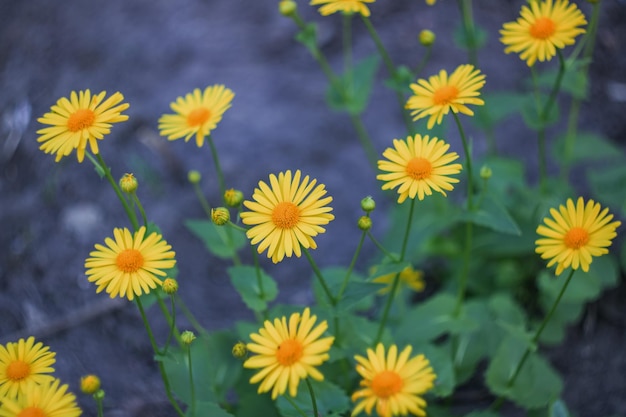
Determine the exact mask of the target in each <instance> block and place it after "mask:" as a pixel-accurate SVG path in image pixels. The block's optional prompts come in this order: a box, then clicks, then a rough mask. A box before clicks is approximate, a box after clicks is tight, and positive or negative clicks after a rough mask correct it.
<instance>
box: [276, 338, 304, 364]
mask: <svg viewBox="0 0 626 417" xmlns="http://www.w3.org/2000/svg"><path fill="white" fill-rule="evenodd" d="M302 350H303V348H302V343H300V342H298V341H297V340H293V339H289V340H285V341H284V342H283V343H281V344H280V345H278V349H277V350H276V359H277V360H278V363H280V364H281V365H283V366H290V365H293V364H294V363H296V362H298V361H299V360H300V358H301V357H302Z"/></svg>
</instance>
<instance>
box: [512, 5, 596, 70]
mask: <svg viewBox="0 0 626 417" xmlns="http://www.w3.org/2000/svg"><path fill="white" fill-rule="evenodd" d="M585 24H587V21H586V20H585V16H584V15H583V14H582V12H581V11H580V10H579V9H578V7H577V6H576V5H575V4H574V3H569V1H568V0H556V1H555V2H553V1H552V0H546V1H541V2H540V1H533V2H530V4H529V5H524V6H522V10H521V12H520V17H519V18H518V19H517V20H516V21H515V22H508V23H505V24H504V25H503V27H502V29H501V30H500V34H501V35H502V37H501V38H500V42H502V43H503V44H504V45H506V48H505V49H504V52H506V53H507V54H508V53H509V52H515V53H519V54H520V58H521V59H523V60H524V61H526V64H528V66H529V67H531V66H533V65H534V64H535V62H536V61H537V60H539V61H542V62H543V61H549V60H550V59H552V57H553V56H554V55H556V48H559V49H563V48H565V46H567V45H572V44H574V38H575V37H576V36H578V35H580V34H582V33H585V29H583V28H581V27H580V26H583V25H585Z"/></svg>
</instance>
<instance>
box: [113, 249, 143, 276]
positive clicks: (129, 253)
mask: <svg viewBox="0 0 626 417" xmlns="http://www.w3.org/2000/svg"><path fill="white" fill-rule="evenodd" d="M115 264H116V265H117V267H118V268H119V269H120V271H124V272H137V271H138V270H139V268H141V267H142V266H143V255H142V254H141V252H139V251H138V250H137V249H125V250H123V251H121V252H120V253H119V254H118V255H117V258H115Z"/></svg>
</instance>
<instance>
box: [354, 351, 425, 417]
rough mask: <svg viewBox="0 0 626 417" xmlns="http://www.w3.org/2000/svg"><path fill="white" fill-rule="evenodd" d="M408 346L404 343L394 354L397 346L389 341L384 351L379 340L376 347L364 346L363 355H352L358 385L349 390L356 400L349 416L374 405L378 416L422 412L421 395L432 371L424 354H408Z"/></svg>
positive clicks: (422, 413)
mask: <svg viewBox="0 0 626 417" xmlns="http://www.w3.org/2000/svg"><path fill="white" fill-rule="evenodd" d="M412 350H413V348H412V347H411V346H406V347H405V348H404V350H402V352H401V353H400V355H398V347H397V346H396V345H391V346H390V347H389V350H388V351H387V353H385V347H384V346H383V344H382V343H379V344H378V345H377V346H376V350H373V349H367V358H366V357H363V356H360V355H356V356H355V357H354V358H355V359H356V361H357V366H356V370H357V372H358V373H359V375H361V378H362V380H361V382H360V384H359V385H360V386H361V388H360V389H359V390H357V391H356V392H354V393H353V394H352V401H354V402H357V404H356V406H355V407H354V410H353V411H352V415H353V416H356V415H358V414H359V413H361V412H362V411H365V412H366V413H367V414H368V415H371V414H372V410H373V409H374V408H376V412H377V413H378V415H379V416H380V417H392V416H398V415H401V416H405V415H407V414H412V415H416V416H425V415H426V412H425V411H424V409H425V408H426V401H425V400H424V399H423V398H422V395H423V394H425V393H426V392H428V391H429V390H430V389H432V388H433V386H434V381H435V378H436V375H435V373H434V372H433V369H432V367H431V366H430V362H429V361H428V359H426V357H425V356H424V355H417V356H415V357H412V358H411V357H410V356H411V352H412Z"/></svg>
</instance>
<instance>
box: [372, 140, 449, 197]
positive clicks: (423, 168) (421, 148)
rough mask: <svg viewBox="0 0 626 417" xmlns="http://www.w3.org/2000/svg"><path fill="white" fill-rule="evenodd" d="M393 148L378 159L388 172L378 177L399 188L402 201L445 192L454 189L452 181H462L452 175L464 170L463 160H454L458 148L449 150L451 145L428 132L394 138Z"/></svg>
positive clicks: (385, 185)
mask: <svg viewBox="0 0 626 417" xmlns="http://www.w3.org/2000/svg"><path fill="white" fill-rule="evenodd" d="M393 146H394V147H393V148H387V149H386V150H385V151H384V152H383V156H384V157H385V158H387V160H380V161H378V169H380V170H381V171H386V172H387V173H383V174H379V175H377V176H376V179H379V180H381V181H384V182H385V184H383V186H382V189H383V190H389V189H393V188H395V187H398V186H399V187H400V188H398V194H400V196H399V197H398V203H400V204H401V203H403V202H404V200H406V199H407V198H409V197H410V198H411V199H414V198H415V196H417V198H418V199H420V200H423V199H424V196H425V195H431V194H432V190H435V191H437V192H439V193H441V194H443V195H446V191H450V190H452V189H453V188H454V187H453V186H452V184H454V183H457V182H459V180H458V179H456V178H452V177H450V175H456V174H458V173H459V172H461V164H452V163H451V162H452V161H455V160H456V159H458V157H459V155H458V154H457V153H456V152H448V153H446V152H447V151H448V148H450V145H448V144H447V143H445V142H444V141H443V140H439V139H437V138H436V137H433V138H432V139H430V138H429V137H428V135H425V136H423V137H422V136H420V135H419V134H416V135H415V136H414V137H411V136H408V137H407V138H406V141H404V140H400V139H394V140H393Z"/></svg>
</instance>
